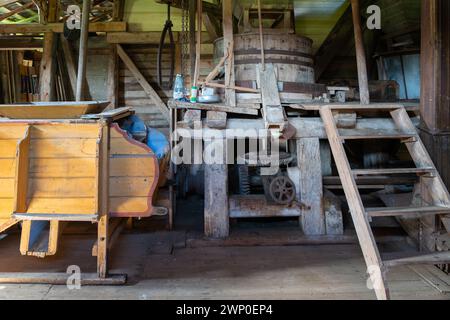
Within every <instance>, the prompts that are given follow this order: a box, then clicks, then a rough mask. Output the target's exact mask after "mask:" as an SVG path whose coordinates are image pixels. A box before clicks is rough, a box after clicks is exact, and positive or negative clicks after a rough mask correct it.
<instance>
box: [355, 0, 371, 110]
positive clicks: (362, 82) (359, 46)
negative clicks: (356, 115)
mask: <svg viewBox="0 0 450 320" xmlns="http://www.w3.org/2000/svg"><path fill="white" fill-rule="evenodd" d="M351 4H352V15H353V29H354V32H355V49H356V62H357V64H358V82H359V95H360V99H361V104H370V96H369V80H368V77H367V64H366V53H365V51H364V41H363V36H362V30H361V15H360V7H359V0H351Z"/></svg>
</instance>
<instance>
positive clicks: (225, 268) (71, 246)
mask: <svg viewBox="0 0 450 320" xmlns="http://www.w3.org/2000/svg"><path fill="white" fill-rule="evenodd" d="M18 241H19V239H18V236H17V234H13V235H9V236H8V237H6V238H5V239H3V240H0V253H1V254H0V272H24V271H26V272H44V271H45V272H49V271H52V272H64V271H65V270H66V268H67V266H69V265H72V264H74V265H79V266H80V268H81V270H82V272H93V271H95V259H94V258H92V257H91V256H90V250H91V247H92V244H93V243H94V236H93V235H92V234H91V235H90V234H87V235H86V234H67V235H64V241H63V244H62V247H61V250H60V252H64V255H59V256H57V257H53V258H46V259H43V260H41V259H38V258H32V257H21V256H20V255H19V252H18ZM189 243H191V244H192V243H198V241H196V242H189V241H186V233H182V232H176V233H168V232H154V233H129V234H124V235H122V236H121V237H120V239H119V242H118V243H117V246H116V247H115V248H114V252H113V256H112V270H111V271H112V272H113V273H121V272H126V273H128V275H129V283H128V284H127V285H126V286H121V287H114V286H106V287H105V286H102V287H82V288H81V289H80V290H69V289H67V287H66V286H55V285H54V286H50V285H9V284H6V285H5V284H3V285H0V299H374V298H375V295H374V293H373V292H372V291H370V290H369V289H367V287H366V275H365V265H364V261H363V259H362V256H361V253H360V249H359V247H358V246H357V245H355V244H342V245H322V246H259V247H234V246H213V245H200V246H195V245H194V246H193V245H189ZM186 244H188V245H186ZM389 280H390V283H391V289H392V296H393V298H394V299H450V295H449V294H442V293H439V291H437V290H436V289H434V288H433V287H432V286H430V285H429V284H427V283H426V282H425V281H424V280H422V278H421V277H420V276H419V275H418V274H416V273H415V272H414V271H412V270H411V269H409V268H408V267H401V268H398V269H396V270H395V271H393V272H391V273H390V274H389Z"/></svg>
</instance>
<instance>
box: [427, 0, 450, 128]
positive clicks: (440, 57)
mask: <svg viewBox="0 0 450 320" xmlns="http://www.w3.org/2000/svg"><path fill="white" fill-rule="evenodd" d="M449 20H450V2H449V1H448V0H447V1H446V0H426V1H425V0H423V1H422V24H421V33H422V35H421V37H422V40H421V98H420V104H421V106H420V108H421V109H420V111H421V118H422V122H423V126H422V127H423V129H424V130H427V131H428V132H430V133H431V134H436V133H442V132H444V131H445V132H446V133H450V99H449V96H450V80H449V79H450V60H449V57H450V23H449Z"/></svg>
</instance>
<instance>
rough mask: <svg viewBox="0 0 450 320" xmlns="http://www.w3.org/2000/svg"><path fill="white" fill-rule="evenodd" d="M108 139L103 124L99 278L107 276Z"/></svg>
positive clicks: (98, 229)
mask: <svg viewBox="0 0 450 320" xmlns="http://www.w3.org/2000/svg"><path fill="white" fill-rule="evenodd" d="M109 139H110V136H109V125H108V123H104V124H103V127H102V139H101V144H100V150H99V160H98V165H99V168H98V198H97V201H98V211H99V212H98V214H99V221H98V226H97V273H98V277H99V278H106V277H107V276H108V240H109V239H108V236H109V231H108V225H109Z"/></svg>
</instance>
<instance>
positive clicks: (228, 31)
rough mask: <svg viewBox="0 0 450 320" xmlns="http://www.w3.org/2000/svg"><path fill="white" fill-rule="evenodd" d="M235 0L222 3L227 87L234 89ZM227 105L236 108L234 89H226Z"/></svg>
mask: <svg viewBox="0 0 450 320" xmlns="http://www.w3.org/2000/svg"><path fill="white" fill-rule="evenodd" d="M233 2H234V1H233V0H229V1H224V2H223V3H222V23H223V50H224V53H223V55H224V57H227V59H226V60H225V85H226V86H227V87H230V86H231V87H233V86H234V85H235V74H234V35H233ZM225 104H226V105H228V106H232V107H235V106H236V92H235V90H234V89H229V88H228V89H225Z"/></svg>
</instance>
